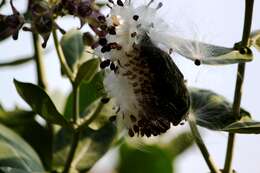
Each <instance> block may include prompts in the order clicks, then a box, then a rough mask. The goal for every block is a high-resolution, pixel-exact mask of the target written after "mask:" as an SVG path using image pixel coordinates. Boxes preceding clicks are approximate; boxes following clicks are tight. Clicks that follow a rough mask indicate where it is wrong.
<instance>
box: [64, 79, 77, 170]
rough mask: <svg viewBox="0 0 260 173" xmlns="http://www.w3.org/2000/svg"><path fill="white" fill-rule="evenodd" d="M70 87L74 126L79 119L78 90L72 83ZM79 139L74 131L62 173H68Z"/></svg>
mask: <svg viewBox="0 0 260 173" xmlns="http://www.w3.org/2000/svg"><path fill="white" fill-rule="evenodd" d="M72 86H73V91H72V92H73V124H74V125H76V124H77V120H78V119H79V118H80V117H79V88H78V87H77V86H75V85H74V84H73V83H72ZM79 137H80V132H78V131H76V130H74V131H73V135H72V143H71V148H70V152H69V155H68V158H67V161H66V163H65V167H64V170H63V173H68V172H69V170H70V168H71V163H72V161H73V158H74V155H75V153H76V149H77V146H78V143H79Z"/></svg>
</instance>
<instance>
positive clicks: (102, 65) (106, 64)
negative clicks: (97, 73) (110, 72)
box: [100, 59, 110, 69]
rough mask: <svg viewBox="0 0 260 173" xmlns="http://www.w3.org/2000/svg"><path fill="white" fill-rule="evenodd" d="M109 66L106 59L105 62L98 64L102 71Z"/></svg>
mask: <svg viewBox="0 0 260 173" xmlns="http://www.w3.org/2000/svg"><path fill="white" fill-rule="evenodd" d="M109 65H110V60H109V59H107V60H105V61H103V62H101V63H100V68H101V69H104V68H106V67H108V66H109Z"/></svg>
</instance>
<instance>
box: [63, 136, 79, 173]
mask: <svg viewBox="0 0 260 173" xmlns="http://www.w3.org/2000/svg"><path fill="white" fill-rule="evenodd" d="M79 137H80V134H79V132H74V134H73V136H72V143H71V148H70V152H69V156H68V158H67V161H66V164H65V167H64V170H63V173H68V172H69V171H70V166H71V163H72V161H73V158H74V155H75V152H76V149H77V146H78V143H79Z"/></svg>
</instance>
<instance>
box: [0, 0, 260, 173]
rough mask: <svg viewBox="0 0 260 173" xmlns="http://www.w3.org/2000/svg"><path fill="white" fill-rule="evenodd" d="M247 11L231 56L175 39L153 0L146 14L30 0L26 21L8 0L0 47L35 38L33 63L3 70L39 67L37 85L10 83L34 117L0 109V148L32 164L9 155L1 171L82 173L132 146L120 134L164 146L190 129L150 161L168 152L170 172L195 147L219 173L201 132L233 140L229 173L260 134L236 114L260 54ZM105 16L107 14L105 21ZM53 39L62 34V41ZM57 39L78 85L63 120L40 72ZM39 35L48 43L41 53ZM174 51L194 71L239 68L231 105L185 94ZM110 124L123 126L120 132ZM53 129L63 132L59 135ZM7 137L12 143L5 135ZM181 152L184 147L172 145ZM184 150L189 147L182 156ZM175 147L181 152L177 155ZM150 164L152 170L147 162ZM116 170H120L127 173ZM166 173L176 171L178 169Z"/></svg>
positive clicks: (65, 67)
mask: <svg viewBox="0 0 260 173" xmlns="http://www.w3.org/2000/svg"><path fill="white" fill-rule="evenodd" d="M245 2H246V12H245V26H244V32H243V39H242V40H241V42H238V43H234V46H231V47H229V48H228V47H223V46H218V45H212V44H208V43H203V42H199V41H197V40H189V39H186V38H182V37H180V36H178V35H174V34H172V33H171V27H170V26H169V24H168V23H166V21H164V19H163V18H162V17H160V16H159V15H158V14H157V13H158V11H159V10H160V8H162V7H163V4H162V3H155V2H154V1H153V0H151V1H150V2H149V3H143V4H144V5H141V6H136V5H135V3H134V2H132V1H131V0H126V1H125V2H122V1H121V0H117V1H113V0H109V1H108V2H105V3H103V4H102V3H98V2H96V1H94V0H57V1H55V0H52V1H45V0H29V1H28V8H27V11H26V12H25V13H23V14H21V13H19V12H18V10H17V9H16V8H15V7H14V4H13V3H14V2H13V1H12V0H11V1H10V5H11V8H12V12H13V13H12V14H11V15H4V14H1V15H0V24H1V25H0V40H4V39H6V38H7V37H9V36H12V37H13V38H14V39H17V38H18V32H21V31H20V30H21V28H23V30H24V31H31V32H32V34H33V40H34V50H35V55H34V56H32V57H30V58H26V59H21V60H17V61H14V62H7V63H3V64H1V65H0V67H1V66H9V65H19V64H23V63H26V62H28V61H30V60H34V59H35V60H36V64H37V76H38V86H37V85H35V84H32V83H24V82H20V81H17V80H14V84H15V87H16V89H17V92H18V93H19V95H20V96H21V97H22V98H23V99H24V100H25V101H26V102H27V103H28V105H29V106H30V107H31V109H32V110H31V111H25V110H22V109H16V110H14V111H11V112H9V111H6V110H4V109H3V108H2V107H0V122H1V124H3V125H1V126H0V128H1V129H2V131H3V132H0V137H1V138H0V142H2V143H4V144H5V145H3V147H2V145H0V151H1V150H4V151H6V150H7V148H8V147H10V146H11V147H13V148H14V149H15V150H17V153H18V155H19V156H21V157H22V158H24V159H27V160H32V162H30V164H27V163H26V164H25V165H23V164H20V162H19V159H17V157H16V156H13V155H12V157H14V159H13V160H10V161H6V160H5V159H6V158H5V156H4V155H3V157H2V156H0V170H1V171H3V172H8V171H10V170H12V171H20V172H45V171H56V172H63V173H67V172H74V171H75V172H86V171H88V170H89V169H90V168H91V167H92V166H93V165H94V164H95V163H96V162H97V160H99V159H100V158H101V157H102V156H103V155H104V154H105V153H106V151H108V149H110V148H111V147H112V146H114V145H117V144H118V143H120V142H122V141H123V140H124V139H125V138H126V137H122V135H121V134H122V133H123V131H124V129H126V131H127V133H128V136H130V137H134V136H135V137H136V138H141V137H143V136H147V137H151V136H158V138H160V135H163V134H164V133H165V132H166V131H167V130H168V129H170V128H171V125H174V126H177V125H179V124H183V123H184V122H185V121H189V124H190V127H191V132H192V136H193V138H188V137H187V135H184V137H183V139H184V138H185V141H186V142H185V141H182V140H181V139H179V138H178V140H175V139H174V140H173V141H171V142H169V143H167V144H165V145H162V144H160V143H157V144H156V146H152V148H153V149H154V150H153V152H155V153H153V154H154V157H156V158H157V159H158V158H161V157H158V155H157V154H158V152H162V154H163V156H165V157H162V159H166V160H167V159H168V160H167V161H169V163H171V162H172V161H174V160H175V157H176V156H177V155H178V154H180V153H181V152H182V151H184V150H185V149H186V148H187V147H188V146H190V145H191V144H192V142H193V140H194V141H195V142H196V143H197V144H198V147H199V148H200V150H201V152H202V154H203V156H204V158H205V161H206V162H207V164H208V166H209V169H210V171H211V172H213V173H219V172H221V171H220V170H221V169H220V168H219V167H217V166H216V165H215V163H214V161H213V160H212V159H211V156H210V154H209V152H208V150H207V147H206V145H205V144H204V142H203V140H202V138H201V136H200V134H199V132H198V129H197V126H196V125H199V126H202V127H205V128H208V129H211V130H215V131H225V132H230V135H229V145H228V149H227V159H226V162H225V167H224V169H223V171H222V172H224V173H229V172H231V170H232V169H231V163H232V162H231V161H232V145H233V140H232V139H234V133H244V134H251V133H256V134H258V133H260V123H259V122H257V121H254V120H253V119H252V117H251V115H250V113H249V112H248V111H246V110H244V109H242V108H241V109H240V100H241V93H240V92H239V91H240V89H241V87H242V82H243V74H244V69H245V63H246V62H250V61H252V60H253V52H252V51H251V49H250V48H251V47H252V46H254V47H255V48H256V49H259V47H260V42H259V38H260V36H259V35H260V34H259V31H254V32H251V21H252V11H253V0H246V1H245ZM3 4H5V1H3ZM1 6H2V5H1ZM103 8H107V9H108V11H109V12H108V13H107V14H105V13H103V12H102V9H103ZM71 15H72V16H74V17H75V18H78V19H79V21H80V26H77V29H71V30H68V31H65V30H63V29H62V28H61V27H60V26H59V25H58V24H57V19H58V18H61V19H62V18H63V17H65V16H71ZM84 25H88V26H89V28H88V30H85V29H84V28H83V26H84ZM75 26H76V25H75ZM56 30H59V31H60V32H61V33H62V34H63V36H62V39H61V41H59V40H58V37H57V32H56ZM83 30H84V31H83ZM250 33H251V34H250ZM51 35H52V36H53V40H54V45H55V49H56V52H57V56H58V59H59V61H60V65H61V72H62V74H63V76H65V77H67V78H68V79H69V81H70V83H71V86H72V92H71V93H70V95H69V97H68V99H67V100H66V103H65V104H64V105H63V107H64V110H63V111H62V112H61V111H60V109H58V108H57V107H56V106H57V105H56V104H54V101H53V99H52V98H51V97H50V96H49V95H48V94H47V93H48V92H49V91H48V88H47V83H46V80H45V77H44V69H43V65H42V56H43V53H42V47H43V48H45V47H46V46H47V42H48V40H49V37H50V36H51ZM39 36H41V37H42V38H43V42H42V44H40V41H39ZM173 52H174V53H177V54H179V55H181V56H182V57H184V58H187V59H189V60H192V61H194V63H195V65H229V64H239V66H238V67H239V68H238V73H239V76H238V79H237V84H236V91H235V99H234V101H233V105H232V104H231V103H230V102H229V101H227V100H226V99H225V98H224V97H222V96H221V95H219V94H217V93H215V92H213V91H209V90H204V89H198V88H193V87H190V86H189V87H188V86H186V82H185V80H184V76H183V74H182V72H181V67H177V65H176V64H175V63H174V61H173V59H172V58H171V53H173ZM37 116H41V117H42V118H43V119H44V123H39V122H38V121H36V120H35V117H37ZM114 121H116V122H117V125H118V126H120V127H118V128H116V126H115V123H114ZM43 124H44V125H43ZM56 125H58V127H59V128H58V131H54V129H53V127H54V126H55V127H56ZM4 126H7V127H9V128H11V129H12V130H13V131H15V132H16V133H17V134H19V135H20V136H21V137H23V139H24V140H26V141H27V143H29V144H27V143H26V142H21V141H22V140H23V139H21V138H20V137H19V136H17V135H16V134H14V133H13V132H10V130H9V129H7V128H6V127H4ZM121 126H122V127H121ZM116 129H118V131H117V130H116ZM28 131H35V133H33V132H32V133H28ZM4 132H6V134H10V135H9V136H6V134H5V133H4ZM36 132H37V133H38V134H41V136H42V138H39V137H38V135H37V134H36ZM185 134H186V133H185ZM189 135H191V134H190V133H189ZM180 136H182V135H180ZM9 138H10V139H9ZM12 138H13V139H12ZM2 139H4V140H2ZM12 140H17V141H16V142H17V143H20V144H21V146H23V147H25V148H27V149H28V150H27V151H24V150H22V148H21V147H18V146H19V144H17V143H16V142H13V141H12ZM183 143H184V144H183ZM39 144H41V145H39ZM177 144H180V146H178V147H177V146H172V145H177ZM185 144H187V147H183V146H186V145H185ZM6 146H8V147H6ZM1 147H2V148H1ZM124 147H125V146H124ZM174 147H175V148H176V149H172V148H174ZM32 148H33V149H34V150H35V151H36V152H37V153H35V152H34V151H33V149H32ZM126 148H127V147H125V148H123V149H122V153H123V154H122V158H124V159H125V156H126V155H127V156H129V155H131V154H129V153H128V154H126V155H124V154H125V153H124V152H125V150H127V149H126ZM128 150H129V149H128ZM134 151H135V150H129V151H128V152H134ZM27 152H28V153H27ZM165 153H168V155H167V156H166V155H165ZM169 153H170V154H169ZM13 154H14V153H13ZM138 154H140V153H138ZM161 156H162V155H161ZM131 157H132V155H131ZM140 157H142V156H140ZM145 157H146V156H145ZM145 157H144V158H145ZM151 157H153V156H151ZM145 160H148V161H149V157H148V158H145ZM158 161H160V159H159V160H158ZM2 163H4V164H2ZM122 163H124V162H123V160H122ZM164 163H166V161H165V160H164ZM167 163H168V162H167ZM2 165H3V166H2ZM166 167H167V166H166ZM119 168H120V169H122V170H123V169H124V166H122V165H121V166H120V167H119ZM168 168H169V169H172V166H169V167H168ZM148 170H149V169H148V168H147V169H146V171H148ZM143 171H144V170H143ZM149 171H150V170H149Z"/></svg>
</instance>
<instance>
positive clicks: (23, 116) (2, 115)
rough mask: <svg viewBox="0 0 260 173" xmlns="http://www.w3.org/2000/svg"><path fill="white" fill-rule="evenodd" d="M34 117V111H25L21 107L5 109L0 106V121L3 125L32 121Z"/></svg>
mask: <svg viewBox="0 0 260 173" xmlns="http://www.w3.org/2000/svg"><path fill="white" fill-rule="evenodd" d="M34 117H35V113H34V112H32V111H26V110H22V109H15V110H13V111H6V110H4V109H3V108H0V122H1V123H3V124H5V125H17V124H21V123H26V122H28V121H32V120H33V119H34Z"/></svg>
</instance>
